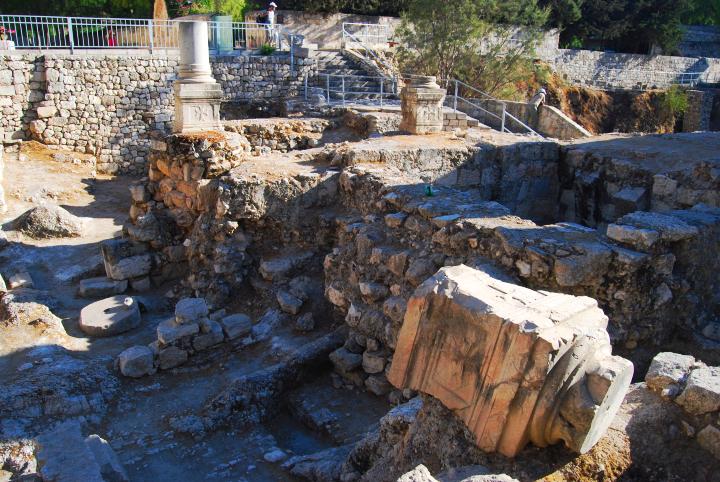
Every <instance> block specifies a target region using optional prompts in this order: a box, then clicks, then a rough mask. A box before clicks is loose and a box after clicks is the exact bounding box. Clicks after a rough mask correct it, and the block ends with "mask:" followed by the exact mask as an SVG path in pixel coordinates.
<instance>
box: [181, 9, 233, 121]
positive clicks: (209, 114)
mask: <svg viewBox="0 0 720 482" xmlns="http://www.w3.org/2000/svg"><path fill="white" fill-rule="evenodd" d="M179 30H180V70H179V74H178V79H177V80H176V81H175V84H174V85H173V89H174V91H175V122H174V124H173V132H174V133H176V134H177V133H182V134H185V133H188V132H199V131H207V130H222V126H221V125H220V100H221V99H222V88H221V87H220V84H218V83H217V82H216V81H215V79H214V78H213V76H212V71H211V69H210V50H209V48H208V27H207V22H200V21H187V22H186V21H182V22H179Z"/></svg>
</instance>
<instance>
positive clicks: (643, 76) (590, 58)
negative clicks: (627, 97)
mask: <svg viewBox="0 0 720 482" xmlns="http://www.w3.org/2000/svg"><path fill="white" fill-rule="evenodd" d="M551 63H552V65H553V67H554V68H555V70H556V71H558V72H559V73H560V74H561V75H562V77H563V78H564V79H565V80H566V81H567V82H569V83H572V84H580V85H587V86H591V87H597V88H601V89H609V90H615V89H651V88H658V89H663V88H667V87H670V85H672V84H673V83H674V82H677V81H678V80H681V76H680V75H679V74H680V73H683V72H685V73H692V72H695V73H705V74H706V75H710V76H715V75H717V74H718V67H717V64H718V59H714V58H705V57H701V58H695V57H672V56H667V55H640V54H622V53H610V52H597V51H593V50H572V49H558V52H557V54H556V56H555V57H554V58H553V59H552V60H551ZM695 77H697V76H694V77H692V78H691V77H688V78H687V79H685V80H686V81H690V80H695Z"/></svg>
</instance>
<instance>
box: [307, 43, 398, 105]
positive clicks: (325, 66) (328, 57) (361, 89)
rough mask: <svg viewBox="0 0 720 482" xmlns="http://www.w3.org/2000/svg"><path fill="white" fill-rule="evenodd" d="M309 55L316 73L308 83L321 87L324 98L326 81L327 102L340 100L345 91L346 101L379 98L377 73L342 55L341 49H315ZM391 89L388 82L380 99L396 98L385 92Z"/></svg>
mask: <svg viewBox="0 0 720 482" xmlns="http://www.w3.org/2000/svg"><path fill="white" fill-rule="evenodd" d="M313 58H314V59H315V60H316V62H317V65H318V72H319V73H320V75H318V76H315V77H313V78H312V79H311V80H309V82H308V85H309V86H310V87H317V88H319V89H323V93H324V95H325V97H327V90H328V84H329V88H330V101H332V102H342V101H343V94H342V92H343V91H344V92H345V101H346V102H360V103H362V102H363V101H378V100H379V99H380V89H381V85H380V84H381V79H380V76H379V75H378V74H377V73H376V72H373V71H370V70H368V69H367V68H365V66H363V65H362V64H360V63H359V62H357V61H355V60H354V59H352V58H350V57H349V56H347V55H345V54H343V52H342V51H341V50H318V51H316V52H314V53H313ZM328 75H329V79H328V77H327V76H328ZM343 83H344V86H343ZM391 89H392V86H391V84H390V82H389V81H388V82H386V83H384V85H383V86H382V91H383V92H384V93H385V94H384V95H383V100H384V101H387V100H397V99H398V97H397V96H396V95H392V94H390V95H388V94H387V92H388V91H391Z"/></svg>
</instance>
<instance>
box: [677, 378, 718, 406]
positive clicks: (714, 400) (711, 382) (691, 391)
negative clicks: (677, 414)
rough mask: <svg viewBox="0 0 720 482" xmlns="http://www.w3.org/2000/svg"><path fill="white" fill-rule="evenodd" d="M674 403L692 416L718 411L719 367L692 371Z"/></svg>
mask: <svg viewBox="0 0 720 482" xmlns="http://www.w3.org/2000/svg"><path fill="white" fill-rule="evenodd" d="M675 401H676V402H677V403H679V404H680V405H682V406H683V408H685V410H686V411H687V412H689V413H691V414H693V415H702V414H705V413H708V412H715V411H717V410H720V367H703V368H698V369H696V370H693V371H692V372H691V373H690V376H689V377H688V379H687V384H686V385H685V390H683V392H682V393H681V394H680V396H679V397H677V399H676V400H675Z"/></svg>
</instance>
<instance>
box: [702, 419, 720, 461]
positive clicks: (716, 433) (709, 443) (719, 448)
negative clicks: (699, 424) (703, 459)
mask: <svg viewBox="0 0 720 482" xmlns="http://www.w3.org/2000/svg"><path fill="white" fill-rule="evenodd" d="M697 440H698V443H699V444H700V446H701V447H702V448H704V449H705V450H707V451H708V452H710V453H711V454H712V455H713V457H715V458H716V459H720V430H719V429H717V428H716V427H713V426H712V425H708V426H707V427H705V428H704V429H702V430H700V432H699V433H698V435H697Z"/></svg>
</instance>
